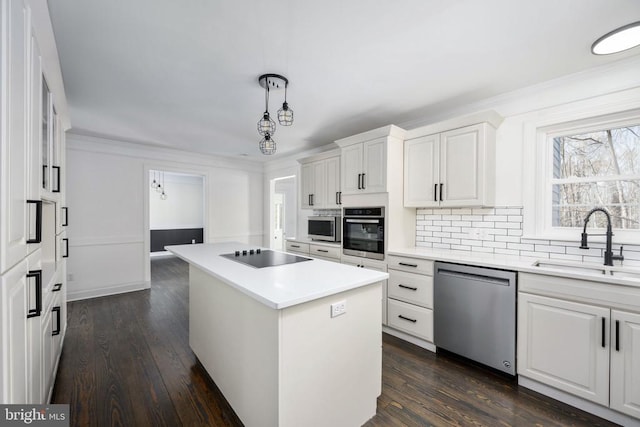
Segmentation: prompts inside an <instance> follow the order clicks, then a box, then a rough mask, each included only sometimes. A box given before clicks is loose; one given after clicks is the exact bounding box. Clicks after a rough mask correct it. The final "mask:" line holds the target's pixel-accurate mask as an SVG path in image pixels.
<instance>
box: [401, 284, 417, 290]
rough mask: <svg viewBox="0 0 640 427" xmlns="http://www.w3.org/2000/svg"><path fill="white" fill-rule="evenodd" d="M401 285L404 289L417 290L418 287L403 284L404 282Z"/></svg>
mask: <svg viewBox="0 0 640 427" xmlns="http://www.w3.org/2000/svg"><path fill="white" fill-rule="evenodd" d="M398 286H399V287H401V288H402V289H409V290H411V291H417V290H418V288H414V287H413V286H407V285H403V284H399V285H398Z"/></svg>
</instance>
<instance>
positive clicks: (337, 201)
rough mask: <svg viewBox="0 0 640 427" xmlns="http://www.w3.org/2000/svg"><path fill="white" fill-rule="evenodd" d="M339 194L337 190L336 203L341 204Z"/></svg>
mask: <svg viewBox="0 0 640 427" xmlns="http://www.w3.org/2000/svg"><path fill="white" fill-rule="evenodd" d="M338 194H339V193H338V192H337V191H336V205H339V204H340V201H339V200H338Z"/></svg>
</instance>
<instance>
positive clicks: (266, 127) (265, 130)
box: [258, 111, 276, 136]
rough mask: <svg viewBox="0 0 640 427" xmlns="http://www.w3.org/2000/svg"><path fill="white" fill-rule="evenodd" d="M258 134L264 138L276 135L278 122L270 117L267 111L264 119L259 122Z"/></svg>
mask: <svg viewBox="0 0 640 427" xmlns="http://www.w3.org/2000/svg"><path fill="white" fill-rule="evenodd" d="M258 133H259V134H260V135H262V136H266V135H267V134H269V135H273V134H274V133H276V122H274V121H273V119H272V118H271V117H270V116H269V112H268V111H265V112H264V115H263V116H262V118H261V119H260V120H258Z"/></svg>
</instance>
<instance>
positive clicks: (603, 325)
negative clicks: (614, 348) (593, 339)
mask: <svg viewBox="0 0 640 427" xmlns="http://www.w3.org/2000/svg"><path fill="white" fill-rule="evenodd" d="M604 323H605V320H604V317H603V318H602V348H604V346H605V342H604V332H605V331H604V327H605V324H604Z"/></svg>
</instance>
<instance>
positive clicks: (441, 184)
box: [440, 183, 444, 201]
mask: <svg viewBox="0 0 640 427" xmlns="http://www.w3.org/2000/svg"><path fill="white" fill-rule="evenodd" d="M442 187H444V184H443V183H440V201H442Z"/></svg>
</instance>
